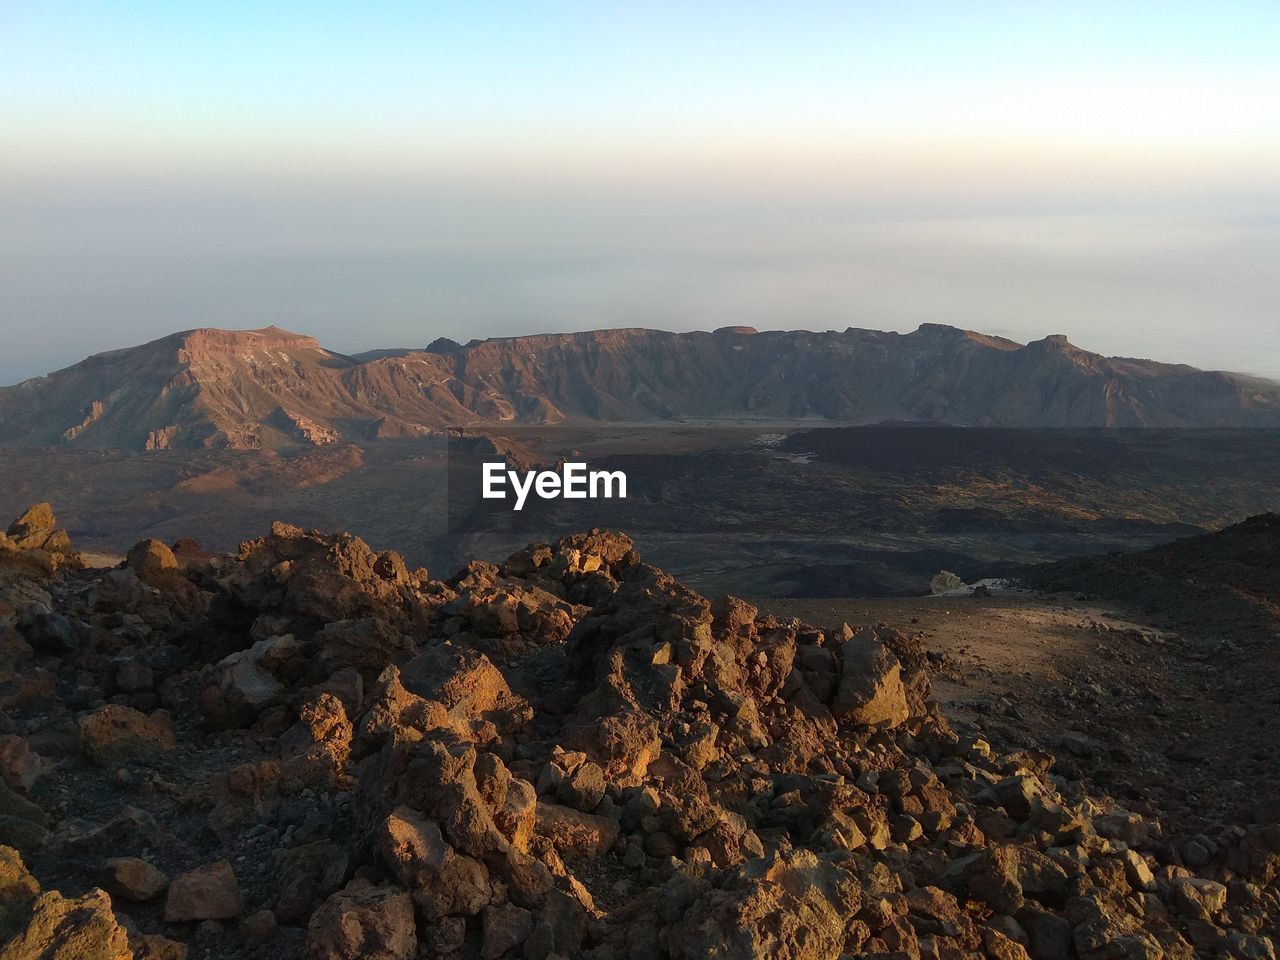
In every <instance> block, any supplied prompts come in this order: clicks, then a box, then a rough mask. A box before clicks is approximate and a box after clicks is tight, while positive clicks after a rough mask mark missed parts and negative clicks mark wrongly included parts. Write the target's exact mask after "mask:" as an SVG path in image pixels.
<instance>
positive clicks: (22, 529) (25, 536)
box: [5, 503, 57, 550]
mask: <svg viewBox="0 0 1280 960" xmlns="http://www.w3.org/2000/svg"><path fill="white" fill-rule="evenodd" d="M56 524H57V521H56V520H55V519H54V516H53V506H52V505H51V504H48V503H37V504H35V505H33V506H30V507H28V508H27V509H26V511H24V512H23V513H22V514H21V515H20V516H18V517H17V518H15V519H14V521H13V522H12V523H11V524H9V528H8V529H7V530H5V536H6V537H8V538H9V541H10V543H12V544H13V545H14V546H15V547H17V548H19V549H20V550H32V549H38V548H40V547H43V546H44V545H45V541H46V540H48V538H49V535H50V534H51V533H52V532H53V530H54V527H55V526H56Z"/></svg>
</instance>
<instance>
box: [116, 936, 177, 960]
mask: <svg viewBox="0 0 1280 960" xmlns="http://www.w3.org/2000/svg"><path fill="white" fill-rule="evenodd" d="M129 949H130V950H132V951H133V960H187V945H186V944H185V943H179V942H178V941H177V940H170V939H169V938H168V937H166V936H162V935H161V934H158V933H133V932H130V934H129Z"/></svg>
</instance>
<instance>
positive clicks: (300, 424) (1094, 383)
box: [0, 325, 1280, 450]
mask: <svg viewBox="0 0 1280 960" xmlns="http://www.w3.org/2000/svg"><path fill="white" fill-rule="evenodd" d="M742 417H757V418H769V419H818V420H829V421H835V422H878V421H882V420H928V421H937V422H943V423H950V424H957V425H988V426H1010V427H1104V426H1111V427H1133V426H1263V425H1269V426H1275V425H1280V386H1277V385H1276V384H1273V383H1268V382H1264V381H1257V380H1250V379H1248V378H1243V377H1236V376H1233V375H1229V374H1220V373H1207V372H1203V371H1198V370H1194V369H1192V368H1189V367H1180V366H1169V365H1164V364H1157V363H1152V362H1149V361H1141V360H1125V359H1115V358H1105V357H1101V356H1099V355H1097V354H1092V353H1089V352H1087V351H1084V350H1081V349H1079V348H1077V347H1075V346H1073V345H1071V344H1070V343H1068V342H1067V341H1066V339H1065V338H1063V337H1059V336H1053V337H1048V338H1046V339H1044V340H1041V341H1038V342H1036V343H1032V344H1028V345H1026V346H1022V345H1019V344H1016V343H1012V342H1010V341H1007V340H1002V339H1000V338H997V337H989V336H984V335H982V334H978V333H972V332H968V331H963V330H957V329H955V328H951V327H943V326H938V325H925V326H922V327H921V328H920V329H919V330H917V331H915V332H914V333H911V334H905V335H901V334H896V333H880V332H876V331H868V330H853V329H850V330H846V331H844V332H842V333H840V332H828V333H810V332H806V331H766V332H763V333H758V332H756V331H753V330H751V329H750V328H743V327H730V328H724V329H722V330H718V331H716V332H715V333H681V334H677V333H666V332H663V331H657V330H639V329H624V330H603V331H595V332H590V333H574V334H547V335H540V336H529V337H515V338H508V339H498V340H484V341H475V342H473V343H471V344H468V345H466V346H461V345H458V344H451V343H443V344H441V343H437V344H433V346H432V348H429V349H426V350H406V351H380V352H378V353H377V354H376V355H371V356H369V357H368V358H365V359H353V358H350V357H344V356H341V355H339V354H335V353H332V352H330V351H328V350H325V349H323V348H322V347H321V346H320V345H319V344H318V343H317V342H316V341H315V340H314V339H313V338H311V337H305V336H300V335H297V334H292V333H289V332H287V331H284V330H280V329H278V328H275V327H268V328H266V329H264V330H248V331H227V330H208V329H204V330H194V331H189V332H187V333H181V334H174V335H173V336H170V337H166V338H164V339H162V340H157V341H155V342H153V343H149V344H146V345H144V346H141V347H135V348H131V349H127V350H119V351H115V352H112V353H106V354H100V355H98V356H95V357H91V358H89V359H88V360H85V361H84V362H82V363H79V364H77V365H75V366H74V367H69V368H67V369H65V370H62V371H59V372H57V373H53V374H50V375H49V376H47V377H42V378H37V379H35V380H31V381H27V382H25V383H23V384H19V385H17V386H15V387H10V388H7V389H4V390H0V441H4V442H10V443H28V444H39V445H43V444H55V443H73V444H81V445H86V446H116V447H124V448H128V449H138V450H142V449H148V450H159V449H167V448H172V447H186V448H191V447H214V448H216V447H230V448H235V449H254V448H257V447H269V448H280V447H291V446H305V445H309V444H326V443H332V442H337V441H340V440H361V439H376V438H380V437H413V436H424V435H429V434H431V433H433V432H435V431H439V430H441V429H443V428H445V427H448V426H458V425H466V424H476V423H505V422H519V423H556V422H559V421H562V420H586V421H658V420H669V419H713V420H714V419H726V418H742Z"/></svg>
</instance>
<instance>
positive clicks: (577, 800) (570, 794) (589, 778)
mask: <svg viewBox="0 0 1280 960" xmlns="http://www.w3.org/2000/svg"><path fill="white" fill-rule="evenodd" d="M604 790H605V782H604V771H603V770H601V769H600V766H599V765H598V764H595V763H592V762H591V761H590V760H588V761H586V762H585V763H582V764H579V765H578V768H577V769H576V770H574V771H573V773H571V774H569V776H567V777H565V778H564V779H563V780H562V781H561V782H560V785H559V786H558V787H557V788H556V796H557V797H558V798H559V800H560V802H561V803H563V804H565V805H566V806H570V807H573V808H574V809H575V810H582V811H584V812H586V813H590V812H591V811H592V810H594V809H595V808H596V807H598V806H599V805H600V801H601V800H602V799H603V798H604Z"/></svg>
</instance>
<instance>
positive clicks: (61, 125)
mask: <svg viewBox="0 0 1280 960" xmlns="http://www.w3.org/2000/svg"><path fill="white" fill-rule="evenodd" d="M1277 49H1280V4H1276V3H1274V2H1256V3H1245V2H1232V0H1223V2H1219V3H1213V4H1206V3H1203V2H1196V3H1185V2H1176V0H1174V2H1161V3H1154V2H1153V3H1138V2H1123V0H1112V2H1106V3H1091V2H1070V3H1067V2H1061V3H1059V2H1054V0H1043V2H1037V3H1015V2H994V0H993V2H964V0H951V2H934V0H929V2H924V0H896V2H889V0H883V2H860V0H848V2H843V3H817V2H806V0H797V2H792V3H785V4H778V3H756V2H751V0H739V2H735V3H727V2H725V3H721V2H717V0H705V2H693V3H674V2H672V3H664V2H656V0H650V2H647V3H637V2H594V3H585V2H584V3H558V2H540V3H532V2H519V3H516V2H502V0H490V2H486V3H482V4H476V3H452V2H444V0H442V2H434V3H427V4H424V3H390V2H378V0H370V2H364V3H335V2H327V3H326V2H316V3H311V4H306V5H299V4H296V3H272V2H262V0H259V2H253V3H240V2H225V3H220V4H174V3H160V2H108V3H103V2H88V0H82V2H67V0H41V2H27V0H4V2H0V331H2V332H3V343H2V344H0V383H10V382H16V381H18V380H21V379H23V378H25V377H28V376H33V375H37V374H40V373H44V372H47V371H48V370H51V369H55V368H58V367H61V366H65V365H67V364H69V363H72V362H75V361H77V360H79V359H81V358H83V357H84V356H86V355H88V354H90V353H94V352H98V351H100V350H105V349H111V348H115V347H119V346H124V345H128V344H132V343H138V342H142V341H145V340H149V339H153V338H155V337H158V336H163V335H165V334H167V333H170V332H173V331H175V330H181V329H187V328H190V327H195V326H206V325H210V326H225V327H239V328H244V327H258V326H265V325H267V324H269V323H275V324H277V325H280V326H283V327H287V328H289V329H293V330H297V331H300V332H306V333H311V334H314V335H315V336H317V337H319V338H320V339H321V341H322V342H323V343H324V344H325V345H326V346H328V347H330V348H331V349H336V350H339V351H343V352H356V351H359V350H365V349H370V348H374V347H391V346H420V345H424V344H426V343H428V342H429V341H431V340H433V339H435V338H436V337H437V336H449V337H452V338H454V339H457V340H462V341H466V340H468V339H471V338H472V337H485V336H507V335H512V334H519V333H534V332H545V331H549V330H576V329H590V328H595V327H611V326H623V325H626V326H631V325H643V326H657V327H663V328H667V329H711V328H714V327H717V326H722V325H725V324H752V325H755V326H758V327H762V328H770V327H772V328H797V327H804V328H810V329H819V330H822V329H843V328H845V327H847V326H861V327H872V328H878V329H892V330H901V331H908V330H911V329H914V328H915V327H916V326H918V325H919V324H920V323H922V322H935V323H952V324H955V325H957V326H964V327H970V328H974V329H979V330H983V331H985V332H990V333H998V334H1001V335H1004V336H1008V337H1011V338H1013V339H1017V340H1023V341H1025V340H1033V339H1039V338H1041V337H1043V336H1046V335H1048V334H1052V333H1065V334H1067V335H1068V336H1069V337H1070V338H1071V339H1072V340H1073V341H1074V342H1076V343H1077V344H1079V345H1080V346H1083V347H1086V348H1088V349H1093V350H1097V351H1099V352H1103V353H1107V354H1113V355H1124V356H1145V357H1154V358H1156V359H1161V360H1171V361H1182V362H1189V363H1193V364H1195V365H1197V366H1202V367H1209V368H1216V369H1236V370H1244V371H1247V372H1253V373H1258V374H1262V375H1266V376H1272V377H1280V335H1277V332H1276V331H1277V328H1278V326H1280V325H1278V324H1277V306H1278V305H1280V267H1277V266H1276V265H1277V264H1280V57H1277V56H1276V55H1275V51H1276V50H1277Z"/></svg>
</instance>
